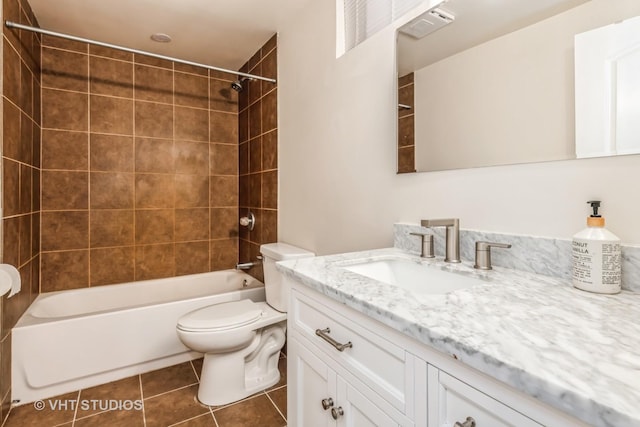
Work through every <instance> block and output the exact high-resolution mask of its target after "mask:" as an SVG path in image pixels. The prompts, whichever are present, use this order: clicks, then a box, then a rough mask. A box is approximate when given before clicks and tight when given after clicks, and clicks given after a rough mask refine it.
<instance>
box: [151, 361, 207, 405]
mask: <svg viewBox="0 0 640 427" xmlns="http://www.w3.org/2000/svg"><path fill="white" fill-rule="evenodd" d="M174 366H175V365H174ZM141 381H142V380H141ZM198 384H199V382H198V381H196V382H194V383H191V384H188V385H184V386H182V387H178V388H174V389H172V390H168V391H163V392H162V393H158V394H154V395H152V396H148V397H145V398H144V400H148V399H155V398H156V397H159V396H164V395H165V394H169V393H173V392H174V391H178V390H184V389H185V388H189V387H193V386H194V385H198Z"/></svg>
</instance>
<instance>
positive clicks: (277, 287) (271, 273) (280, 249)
mask: <svg viewBox="0 0 640 427" xmlns="http://www.w3.org/2000/svg"><path fill="white" fill-rule="evenodd" d="M260 253H261V254H262V258H263V259H262V266H263V268H264V290H265V293H266V295H267V303H268V304H269V305H270V306H271V307H273V308H275V309H276V310H278V311H281V312H286V311H287V308H288V305H289V285H288V284H285V281H284V278H283V276H282V274H280V272H279V271H278V270H277V269H276V262H278V261H285V260H290V259H297V258H308V257H312V256H314V253H313V252H309V251H307V250H305V249H301V248H298V247H296V246H292V245H289V244H287V243H267V244H265V245H262V246H260Z"/></svg>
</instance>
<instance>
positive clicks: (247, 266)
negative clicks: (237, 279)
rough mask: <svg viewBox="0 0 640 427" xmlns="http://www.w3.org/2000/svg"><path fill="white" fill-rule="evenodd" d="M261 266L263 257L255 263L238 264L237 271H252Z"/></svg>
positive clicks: (258, 257) (259, 257)
mask: <svg viewBox="0 0 640 427" xmlns="http://www.w3.org/2000/svg"><path fill="white" fill-rule="evenodd" d="M260 264H262V256H260V255H258V256H257V257H256V260H255V261H251V262H241V263H239V264H236V270H250V269H252V268H253V267H256V266H258V265H260Z"/></svg>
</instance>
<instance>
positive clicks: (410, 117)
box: [398, 73, 416, 173]
mask: <svg viewBox="0 0 640 427" xmlns="http://www.w3.org/2000/svg"><path fill="white" fill-rule="evenodd" d="M414 88H415V87H414V82H413V73H409V74H407V75H404V76H402V77H400V78H398V104H402V105H408V106H409V107H411V108H400V106H399V105H398V173H411V172H415V171H416V166H415V124H414V123H415V110H414V109H415V103H414V99H413V98H414V96H413V93H414Z"/></svg>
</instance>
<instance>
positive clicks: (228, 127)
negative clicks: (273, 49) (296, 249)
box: [41, 37, 275, 292]
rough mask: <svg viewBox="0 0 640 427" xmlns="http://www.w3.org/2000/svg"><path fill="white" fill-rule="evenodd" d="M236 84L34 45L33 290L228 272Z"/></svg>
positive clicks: (234, 247)
mask: <svg viewBox="0 0 640 427" xmlns="http://www.w3.org/2000/svg"><path fill="white" fill-rule="evenodd" d="M272 43H274V44H275V39H273V42H272ZM234 79H235V76H233V75H228V74H222V73H217V72H214V71H212V72H208V71H207V70H205V69H201V68H195V67H191V66H185V65H181V64H178V63H173V62H168V61H161V60H157V59H153V58H149V57H145V56H140V55H133V54H129V53H124V52H120V51H115V50H112V49H105V48H100V47H95V46H89V45H87V44H81V43H76V42H69V41H65V40H61V39H57V38H52V37H44V40H43V46H42V228H41V230H42V242H41V246H42V255H41V257H42V261H41V274H42V281H41V283H42V284H41V287H42V291H43V292H47V291H55V290H62V289H71V288H79V287H87V286H96V285H105V284H112V283H122V282H128V281H134V280H145V279H153V278H160V277H168V276H176V275H183V274H192V273H201V272H206V271H212V270H221V269H226V268H233V267H234V266H235V264H236V263H237V262H238V233H239V225H238V206H239V204H238V203H239V191H238V186H239V181H238V176H239V174H238V170H239V161H238V135H239V127H238V93H237V92H235V91H234V90H232V89H231V82H232V81H233V80H234ZM257 84H258V85H259V84H260V83H257ZM250 92H251V88H250V89H249V93H250ZM270 108H271V109H270ZM264 110H265V113H268V114H272V115H275V98H274V103H273V105H272V106H267V107H265V109H264ZM250 120H255V121H257V124H255V125H254V124H253V122H251V121H250V124H251V126H252V127H256V128H260V123H261V122H262V118H261V117H260V116H257V117H251V118H250ZM273 240H275V236H274V237H273Z"/></svg>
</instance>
